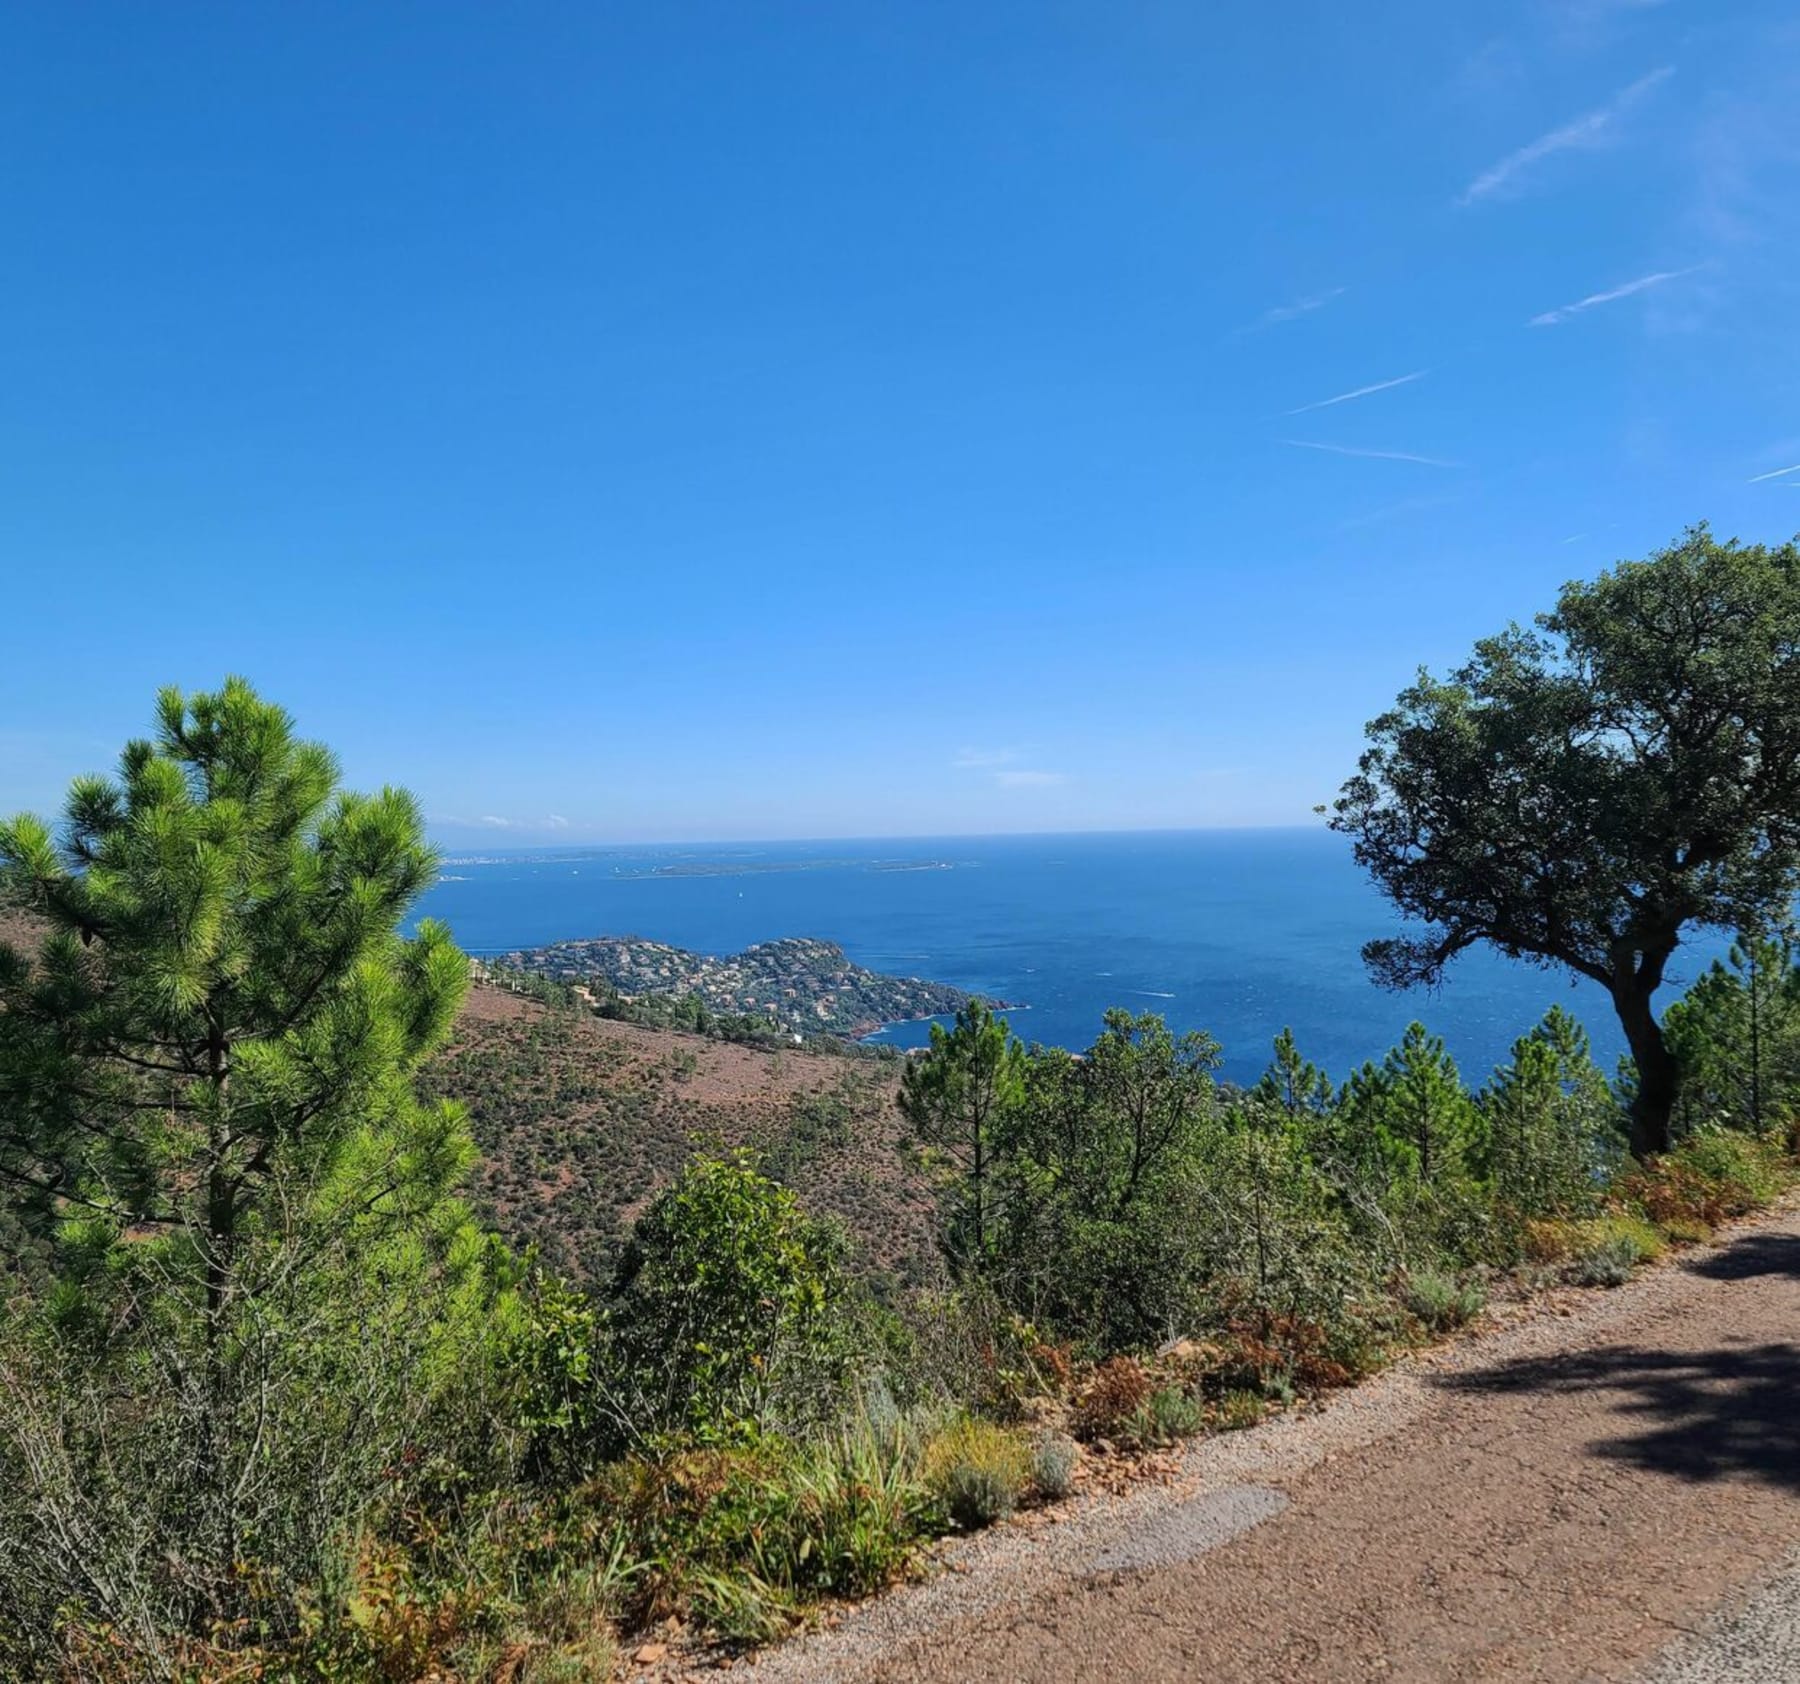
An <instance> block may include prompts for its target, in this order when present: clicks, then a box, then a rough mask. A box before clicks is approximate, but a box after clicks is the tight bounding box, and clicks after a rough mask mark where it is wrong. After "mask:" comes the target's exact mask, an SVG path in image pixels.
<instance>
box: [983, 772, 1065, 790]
mask: <svg viewBox="0 0 1800 1684" xmlns="http://www.w3.org/2000/svg"><path fill="white" fill-rule="evenodd" d="M1068 781H1069V774H1068V773H1067V772H1035V771H1026V770H1024V769H1023V768H1019V769H1017V770H1013V771H1008V772H996V773H995V774H994V782H995V784H996V785H997V786H998V787H999V788H1001V789H1049V788H1051V787H1052V786H1054V785H1056V784H1066V783H1067V782H1068Z"/></svg>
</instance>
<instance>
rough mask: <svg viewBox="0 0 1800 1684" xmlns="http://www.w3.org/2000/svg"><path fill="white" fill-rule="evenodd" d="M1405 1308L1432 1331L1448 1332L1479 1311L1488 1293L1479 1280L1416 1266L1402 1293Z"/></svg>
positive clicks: (1484, 1304) (1484, 1303)
mask: <svg viewBox="0 0 1800 1684" xmlns="http://www.w3.org/2000/svg"><path fill="white" fill-rule="evenodd" d="M1401 1296H1402V1301H1403V1302H1404V1303H1405V1305H1406V1308H1407V1311H1408V1313H1409V1314H1410V1315H1412V1316H1413V1317H1415V1318H1416V1319H1417V1320H1418V1321H1419V1323H1420V1324H1421V1325H1422V1326H1423V1327H1425V1328H1426V1329H1427V1330H1428V1331H1429V1332H1432V1333H1448V1332H1449V1331H1450V1330H1451V1329H1452V1328H1456V1327H1461V1326H1462V1325H1463V1324H1464V1323H1465V1322H1469V1321H1472V1320H1473V1319H1474V1318H1475V1317H1476V1316H1478V1315H1480V1314H1481V1311H1482V1309H1483V1308H1484V1307H1485V1306H1486V1304H1487V1293H1486V1291H1485V1290H1484V1289H1483V1288H1482V1286H1481V1284H1480V1282H1478V1281H1473V1280H1469V1281H1458V1280H1457V1279H1456V1277H1455V1276H1454V1275H1446V1274H1442V1273H1440V1272H1439V1271H1438V1270H1436V1269H1419V1270H1416V1271H1414V1273H1413V1274H1411V1275H1410V1276H1408V1277H1407V1281H1406V1285H1405V1288H1404V1290H1403V1292H1402V1295H1401Z"/></svg>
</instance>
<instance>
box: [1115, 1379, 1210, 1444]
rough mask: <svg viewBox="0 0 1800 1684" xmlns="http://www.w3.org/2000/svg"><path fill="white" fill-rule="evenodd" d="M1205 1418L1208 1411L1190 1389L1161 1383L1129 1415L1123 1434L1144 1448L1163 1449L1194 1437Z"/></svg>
mask: <svg viewBox="0 0 1800 1684" xmlns="http://www.w3.org/2000/svg"><path fill="white" fill-rule="evenodd" d="M1205 1420H1206V1412H1205V1410H1204V1409H1202V1408H1201V1406H1200V1404H1199V1403H1198V1402H1196V1401H1195V1399H1193V1398H1191V1397H1189V1396H1188V1394H1187V1393H1186V1392H1184V1391H1182V1390H1181V1389H1180V1388H1179V1387H1177V1386H1159V1387H1157V1389H1156V1390H1155V1391H1153V1392H1152V1393H1151V1394H1150V1395H1149V1396H1148V1397H1147V1398H1145V1399H1144V1401H1143V1402H1142V1403H1140V1404H1139V1405H1138V1406H1137V1408H1136V1409H1134V1410H1133V1411H1132V1412H1131V1413H1130V1414H1129V1415H1128V1416H1126V1418H1125V1422H1124V1424H1123V1426H1122V1427H1121V1428H1120V1429H1119V1437H1120V1438H1121V1439H1123V1440H1124V1441H1125V1442H1126V1443H1127V1444H1132V1445H1136V1446H1138V1447H1139V1448H1142V1449H1146V1450H1148V1449H1161V1448H1163V1447H1165V1446H1167V1445H1171V1444H1178V1443H1180V1441H1181V1440H1182V1439H1184V1438H1192V1437H1193V1436H1194V1434H1195V1433H1197V1432H1199V1431H1200V1429H1201V1427H1202V1426H1203V1425H1204V1423H1205Z"/></svg>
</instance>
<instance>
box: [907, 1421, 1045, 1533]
mask: <svg viewBox="0 0 1800 1684" xmlns="http://www.w3.org/2000/svg"><path fill="white" fill-rule="evenodd" d="M1032 1464H1033V1457H1032V1452H1031V1447H1030V1445H1029V1443H1028V1442H1027V1441H1026V1440H1025V1438H1024V1437H1023V1436H1022V1435H1021V1434H1019V1433H1017V1432H1013V1431H1011V1430H1009V1429H1008V1428H1005V1427H999V1426H996V1425H994V1423H993V1422H991V1421H982V1420H977V1419H974V1418H972V1417H968V1416H965V1417H963V1418H961V1419H959V1420H957V1421H954V1422H952V1423H951V1424H950V1426H948V1427H947V1428H945V1429H944V1430H943V1431H942V1432H941V1433H939V1434H938V1435H937V1436H936V1437H935V1438H933V1439H932V1440H931V1441H930V1442H929V1443H928V1444H927V1445H926V1448H925V1477H926V1480H927V1482H928V1483H929V1485H930V1487H931V1489H932V1490H933V1491H934V1492H936V1493H937V1495H938V1497H939V1499H940V1500H941V1501H942V1503H943V1505H944V1509H945V1512H946V1513H947V1514H948V1515H949V1517H950V1519H951V1521H952V1522H953V1523H954V1524H955V1525H956V1526H958V1527H960V1528H961V1529H962V1530H963V1531H965V1532H973V1531H977V1530H979V1529H980V1528H981V1527H984V1526H992V1525H993V1524H994V1523H995V1522H996V1521H1000V1520H1004V1519H1006V1517H1007V1516H1008V1515H1010V1514H1011V1513H1012V1512H1013V1510H1014V1509H1015V1508H1016V1507H1017V1506H1018V1502H1019V1495H1020V1493H1021V1492H1022V1491H1024V1489H1025V1488H1026V1487H1027V1486H1028V1485H1029V1484H1030V1482H1031V1477H1032Z"/></svg>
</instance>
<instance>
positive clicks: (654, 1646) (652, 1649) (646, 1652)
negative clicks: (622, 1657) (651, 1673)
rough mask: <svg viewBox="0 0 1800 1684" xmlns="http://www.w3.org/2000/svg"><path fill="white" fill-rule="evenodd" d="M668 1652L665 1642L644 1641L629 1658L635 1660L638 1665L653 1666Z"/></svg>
mask: <svg viewBox="0 0 1800 1684" xmlns="http://www.w3.org/2000/svg"><path fill="white" fill-rule="evenodd" d="M668 1652H669V1646H668V1644H666V1643H646V1644H645V1645H644V1646H643V1647H642V1648H641V1649H639V1650H638V1652H637V1653H636V1654H635V1655H633V1656H632V1657H631V1658H632V1659H633V1660H634V1661H636V1662H637V1664H638V1665H639V1666H654V1665H655V1664H656V1663H657V1662H658V1661H660V1660H661V1659H662V1658H663V1656H664V1655H666V1654H668Z"/></svg>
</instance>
